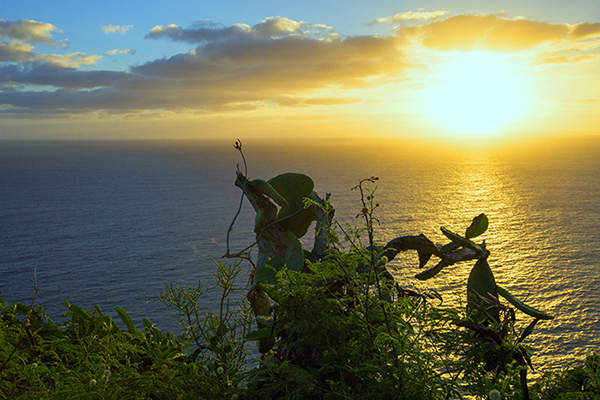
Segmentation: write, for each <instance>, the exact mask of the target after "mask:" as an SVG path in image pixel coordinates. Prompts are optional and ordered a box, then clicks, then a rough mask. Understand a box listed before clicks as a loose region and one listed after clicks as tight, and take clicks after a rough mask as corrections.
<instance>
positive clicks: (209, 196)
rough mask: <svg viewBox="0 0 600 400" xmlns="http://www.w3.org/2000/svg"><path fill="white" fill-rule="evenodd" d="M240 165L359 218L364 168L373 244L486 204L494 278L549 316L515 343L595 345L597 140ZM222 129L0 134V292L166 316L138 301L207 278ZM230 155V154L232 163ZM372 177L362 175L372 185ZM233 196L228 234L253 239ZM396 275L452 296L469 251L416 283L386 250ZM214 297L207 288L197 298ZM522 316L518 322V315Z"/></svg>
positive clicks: (336, 152)
mask: <svg viewBox="0 0 600 400" xmlns="http://www.w3.org/2000/svg"><path fill="white" fill-rule="evenodd" d="M244 150H245V155H246V158H247V160H248V167H249V176H250V178H257V177H261V178H266V179H268V178H270V177H272V176H275V175H277V174H279V173H282V172H289V171H295V172H302V173H306V174H308V175H310V176H311V177H312V178H313V179H314V181H315V184H316V188H315V189H316V190H317V192H319V193H320V194H322V195H323V194H324V193H326V192H327V193H331V194H332V203H333V205H334V207H335V208H336V209H337V212H336V217H337V218H338V220H340V221H341V222H342V223H351V224H353V225H354V224H358V223H359V222H360V221H359V220H356V219H355V215H356V214H357V213H358V212H359V211H360V208H361V206H360V202H359V197H358V193H356V191H351V190H350V189H351V188H352V187H354V186H356V184H357V183H358V181H359V180H360V179H361V178H367V177H370V176H377V177H379V181H378V183H377V191H376V197H377V199H378V201H379V203H380V204H381V207H380V209H379V214H378V216H379V220H380V221H381V225H380V226H378V227H377V230H376V235H377V240H378V241H379V242H380V243H382V244H383V243H385V242H387V241H388V240H390V239H392V238H394V237H397V236H401V235H413V234H418V233H424V234H426V235H427V236H428V237H429V238H430V239H431V240H433V241H434V242H436V243H445V242H446V241H447V240H446V239H445V238H444V237H443V236H442V235H441V233H440V231H439V227H440V226H446V227H448V228H450V229H453V230H456V231H459V232H462V231H463V230H464V229H465V228H466V226H468V225H469V223H470V220H471V219H472V218H473V217H474V216H475V215H477V214H479V213H481V212H485V213H486V214H487V215H488V216H489V218H490V228H489V230H488V232H487V233H486V234H485V235H484V236H482V238H483V239H485V240H486V242H487V245H488V249H490V250H491V253H492V255H491V257H490V264H491V266H492V269H493V271H494V273H495V275H496V280H497V282H498V283H499V284H500V285H502V286H504V287H506V288H507V289H509V290H510V291H511V292H512V293H513V294H515V295H517V296H518V297H519V298H521V299H523V300H526V302H527V303H529V304H531V305H533V306H535V307H537V308H540V309H542V310H545V311H547V312H550V313H552V314H554V315H556V319H555V320H553V321H542V322H540V323H539V324H538V325H537V327H536V330H535V334H534V335H533V336H532V338H533V340H531V341H530V343H533V344H534V353H535V355H536V358H535V360H537V365H544V364H549V365H562V364H564V362H566V361H568V360H571V359H573V358H575V357H579V356H582V355H584V354H586V353H588V352H590V351H593V350H595V351H599V350H600V294H599V289H600V228H599V227H600V141H599V140H574V141H570V142H566V141H563V142H559V143H554V142H553V143H552V144H544V145H542V144H539V143H538V144H537V145H536V146H533V147H529V148H527V149H524V148H511V149H495V150H491V149H485V148H473V147H469V148H463V149H460V148H457V147H452V148H450V147H449V148H446V149H439V148H438V149H436V150H433V149H430V148H428V146H427V145H421V146H415V145H406V146H399V145H396V144H378V145H370V146H366V147H365V146H360V145H352V146H350V145H343V144H333V143H332V144H329V145H328V146H325V147H321V148H316V147H315V148H311V147H310V146H304V147H303V146H301V145H300V144H298V143H281V144H277V143H271V144H268V145H266V144H264V143H261V144H259V143H250V144H245V147H244ZM238 163H241V158H240V157H239V153H238V152H237V151H235V149H234V148H233V147H232V143H221V142H219V143H217V142H211V143H208V142H118V143H117V142H1V143H0V290H1V295H0V296H1V297H2V298H3V299H4V300H5V301H7V302H15V301H17V302H23V303H27V304H29V303H31V301H32V296H33V288H34V285H33V282H32V280H33V279H34V272H35V273H36V274H37V285H38V289H39V292H38V297H37V300H36V303H37V304H41V305H43V306H44V307H45V308H46V310H47V312H48V314H49V315H50V316H51V317H53V318H58V316H59V315H60V314H61V313H62V312H63V311H64V308H63V307H62V305H61V302H62V301H63V300H69V301H70V302H71V303H74V304H78V305H81V306H83V307H88V308H89V307H92V306H93V305H99V306H100V307H102V309H103V310H104V311H106V312H108V313H109V314H110V315H112V316H113V317H115V318H116V313H115V312H114V311H113V307H114V306H116V305H120V306H122V307H124V308H125V309H126V310H127V311H129V313H130V314H131V315H132V317H133V318H134V321H137V322H138V323H139V321H141V319H142V318H144V317H148V318H150V319H151V320H152V321H153V322H154V323H155V324H157V325H158V326H159V327H161V328H162V329H163V330H175V331H176V330H177V329H176V326H175V319H174V318H173V317H172V316H169V315H168V312H167V310H166V309H165V308H164V307H163V306H162V305H161V304H159V303H153V302H152V301H153V300H155V299H156V297H157V296H158V295H159V293H160V292H161V290H163V289H164V287H165V284H166V283H167V282H168V281H172V282H173V283H175V284H178V285H195V284H196V283H197V282H198V280H202V281H203V282H205V284H206V286H211V285H212V281H211V272H213V271H214V270H215V267H214V263H213V261H212V259H213V258H217V259H218V258H219V257H220V256H221V255H223V254H224V253H225V249H226V246H225V235H226V232H227V228H228V226H229V223H230V222H231V219H232V218H233V216H234V214H235V212H236V210H237V206H238V204H239V199H240V191H239V189H237V188H235V187H234V185H233V182H234V180H235V170H236V164H238ZM242 167H243V166H242ZM373 187H374V186H373ZM253 218H254V214H253V212H252V209H251V207H250V206H249V204H248V203H247V202H246V203H245V204H244V208H243V210H242V214H241V217H240V218H239V219H238V222H237V223H236V226H235V229H234V232H233V234H232V246H233V248H234V249H240V248H242V247H243V246H245V245H248V244H250V243H252V239H253V236H252V225H253ZM393 266H394V267H396V270H395V272H394V273H395V275H396V278H397V279H398V280H399V281H400V282H401V284H402V285H404V286H406V287H417V288H421V289H426V288H434V289H437V290H440V291H442V293H444V294H445V296H446V299H447V300H446V301H447V302H448V303H451V302H453V301H457V300H456V299H457V298H459V297H460V296H464V290H465V286H466V280H467V276H468V274H469V271H470V268H471V264H464V263H463V264H458V265H455V266H452V267H449V268H447V269H445V270H444V271H442V273H441V274H440V275H438V276H437V277H435V278H434V279H432V280H429V281H427V282H418V281H416V279H414V275H415V274H416V273H417V272H418V267H417V261H416V254H406V255H404V256H402V257H400V258H399V259H398V260H397V261H394V263H393ZM215 301H216V298H214V297H211V296H208V297H207V298H206V299H205V302H206V306H207V307H211V305H212V304H214V302H215ZM520 316H521V319H522V323H521V326H523V327H524V326H525V325H526V324H527V323H528V322H529V321H528V320H527V318H525V316H523V315H522V314H521V315H520Z"/></svg>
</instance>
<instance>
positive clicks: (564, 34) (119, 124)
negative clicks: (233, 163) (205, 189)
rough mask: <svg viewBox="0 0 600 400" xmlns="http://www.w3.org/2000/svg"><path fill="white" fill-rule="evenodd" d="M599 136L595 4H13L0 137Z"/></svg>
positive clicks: (1, 18) (598, 17)
mask: <svg viewBox="0 0 600 400" xmlns="http://www.w3.org/2000/svg"><path fill="white" fill-rule="evenodd" d="M570 135H571V136H582V135H583V136H590V135H592V136H597V135H600V2H598V1H597V0H572V1H570V2H565V1H556V0H550V1H541V0H539V1H523V0H521V1H498V0H494V1H427V0H425V1H412V0H411V1H391V0H372V1H369V2H365V1H358V0H344V1H337V0H336V1H329V0H320V1H313V0H307V1H301V2H300V1H274V0H273V1H259V2H256V1H254V2H249V1H233V0H224V1H218V2H215V1H198V0H196V1H190V0H174V1H170V2H159V1H152V0H151V1H144V2H141V1H119V2H116V1H112V0H108V1H104V2H88V1H81V0H79V1H71V0H62V1H60V2H48V1H39V0H22V1H12V2H3V4H2V7H1V9H0V140H2V139H8V140H15V139H17V140H18V139H69V140H79V139H82V140H88V139H94V140H102V139H109V140H114V139H227V140H230V139H232V138H242V139H243V138H299V139H302V140H306V141H314V140H319V139H322V138H334V139H335V138H357V139H359V140H360V139H361V138H405V139H421V138H423V139H428V140H431V139H432V138H433V139H438V138H439V139H446V140H448V139H449V140H468V141H484V140H487V139H501V140H504V139H506V140H508V139H514V138H517V139H518V138H531V137H550V136H560V137H564V136H567V137H568V136H570Z"/></svg>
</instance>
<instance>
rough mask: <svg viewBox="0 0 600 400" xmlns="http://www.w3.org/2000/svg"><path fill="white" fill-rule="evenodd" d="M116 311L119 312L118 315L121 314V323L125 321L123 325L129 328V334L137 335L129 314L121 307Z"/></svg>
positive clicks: (116, 308) (117, 307)
mask: <svg viewBox="0 0 600 400" xmlns="http://www.w3.org/2000/svg"><path fill="white" fill-rule="evenodd" d="M115 311H116V312H117V314H119V318H121V321H123V323H124V324H125V326H126V327H127V332H129V333H135V326H134V325H133V320H132V319H131V317H130V316H129V314H127V312H126V311H125V310H124V309H123V308H121V307H119V306H116V307H115Z"/></svg>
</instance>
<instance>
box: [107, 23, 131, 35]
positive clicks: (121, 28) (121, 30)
mask: <svg viewBox="0 0 600 400" xmlns="http://www.w3.org/2000/svg"><path fill="white" fill-rule="evenodd" d="M100 28H101V29H102V32H104V33H106V34H109V33H118V34H120V35H124V34H125V33H126V32H127V31H128V30H130V29H132V28H133V25H101V26H100Z"/></svg>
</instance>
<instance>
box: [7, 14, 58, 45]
mask: <svg viewBox="0 0 600 400" xmlns="http://www.w3.org/2000/svg"><path fill="white" fill-rule="evenodd" d="M52 32H61V31H60V30H59V29H58V28H57V27H55V26H54V25H52V24H48V23H44V22H38V21H33V20H28V19H21V20H19V21H5V20H3V19H0V38H10V39H17V40H22V41H25V42H33V43H42V44H46V45H50V46H62V47H67V46H68V42H67V41H60V42H57V41H55V40H54V39H53V38H52Z"/></svg>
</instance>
